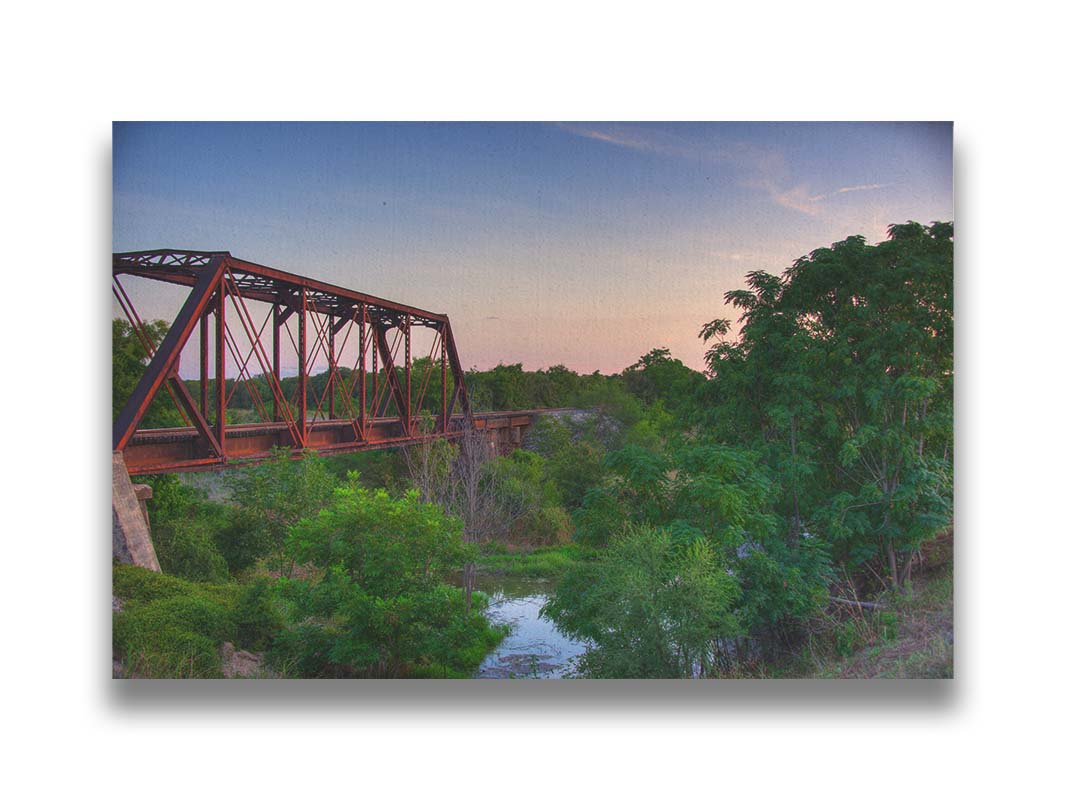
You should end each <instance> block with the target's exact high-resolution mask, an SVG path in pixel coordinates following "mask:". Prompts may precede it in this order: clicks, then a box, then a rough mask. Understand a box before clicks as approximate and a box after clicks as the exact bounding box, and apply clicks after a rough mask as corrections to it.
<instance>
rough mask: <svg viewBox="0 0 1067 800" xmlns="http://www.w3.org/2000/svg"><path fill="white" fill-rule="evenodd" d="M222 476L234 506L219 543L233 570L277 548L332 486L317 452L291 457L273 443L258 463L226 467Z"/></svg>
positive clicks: (332, 480) (330, 494)
mask: <svg viewBox="0 0 1067 800" xmlns="http://www.w3.org/2000/svg"><path fill="white" fill-rule="evenodd" d="M224 481H225V483H226V486H227V487H228V488H229V489H230V490H231V491H232V493H233V499H234V502H235V503H236V504H237V507H238V509H237V511H235V512H234V515H233V517H232V519H231V520H230V524H229V525H228V526H226V527H225V528H224V529H223V530H221V531H220V534H219V544H220V548H221V550H222V552H223V555H225V556H226V560H227V562H228V563H230V565H231V568H233V569H234V570H239V569H243V568H245V567H247V566H249V565H251V564H252V563H253V562H254V561H256V560H257V559H259V558H261V557H263V556H265V555H268V554H270V553H277V552H279V551H280V550H281V549H282V545H283V543H284V541H285V536H286V534H287V533H288V531H289V529H290V528H291V527H292V526H293V525H295V524H296V523H297V522H299V521H300V520H301V519H303V518H305V517H310V516H313V515H314V514H316V513H317V512H318V511H319V510H320V509H322V508H324V507H325V506H326V505H327V504H328V503H329V502H330V501H331V499H332V497H333V491H334V489H336V488H337V485H338V481H337V479H336V478H335V477H334V475H333V474H332V473H331V472H330V469H329V467H327V465H326V463H325V459H323V458H322V457H321V456H319V455H317V454H316V453H313V452H305V453H304V455H303V457H302V458H300V459H294V458H292V457H291V455H290V452H289V450H288V449H286V448H275V450H274V451H273V454H272V457H271V458H270V459H269V460H267V461H265V462H263V463H262V464H259V465H256V466H253V467H245V468H242V469H233V470H230V471H228V472H227V473H226V475H225V478H224Z"/></svg>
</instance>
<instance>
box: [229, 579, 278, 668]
mask: <svg viewBox="0 0 1067 800" xmlns="http://www.w3.org/2000/svg"><path fill="white" fill-rule="evenodd" d="M275 595H276V592H275V589H274V582H273V581H271V580H269V579H267V578H258V579H256V580H255V581H253V582H252V583H250V584H248V585H247V586H246V587H244V589H243V591H242V592H241V595H240V597H239V599H238V600H237V604H236V609H235V611H234V622H235V624H236V636H237V639H236V641H237V644H239V645H240V646H241V647H243V648H245V649H247V650H266V649H267V648H269V647H270V645H271V644H272V643H273V641H274V638H275V636H277V634H278V632H279V631H281V630H282V628H283V627H284V619H283V616H282V612H281V610H280V609H279V608H278V604H277V602H276V597H275Z"/></svg>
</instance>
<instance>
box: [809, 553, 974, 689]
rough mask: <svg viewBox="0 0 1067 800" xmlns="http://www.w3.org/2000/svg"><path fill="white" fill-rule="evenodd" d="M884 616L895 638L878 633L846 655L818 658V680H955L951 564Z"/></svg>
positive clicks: (917, 583)
mask: <svg viewBox="0 0 1067 800" xmlns="http://www.w3.org/2000/svg"><path fill="white" fill-rule="evenodd" d="M882 614H883V615H887V614H891V615H893V617H894V619H895V623H894V626H893V628H894V629H895V630H894V631H892V633H894V634H895V635H882V632H881V631H875V636H874V638H875V641H873V642H871V641H869V640H868V641H866V642H864V641H861V642H860V643H859V646H858V647H856V649H855V650H854V651H852V652H850V653H847V654H845V655H840V654H838V657H836V658H834V657H827V656H826V655H825V654H823V655H822V656H820V655H818V654H817V652H813V654H812V655H813V658H812V666H813V672H812V677H816V678H951V677H952V676H953V640H954V631H953V619H952V562H951V561H949V562H948V563H947V564H944V565H942V566H940V567H937V568H935V569H932V570H930V571H928V572H926V573H924V574H920V575H918V576H916V577H915V578H914V579H913V581H912V585H911V588H910V591H905V592H903V593H901V594H900V595H898V596H896V597H891V598H889V600H888V604H887V610H886V611H884V612H882Z"/></svg>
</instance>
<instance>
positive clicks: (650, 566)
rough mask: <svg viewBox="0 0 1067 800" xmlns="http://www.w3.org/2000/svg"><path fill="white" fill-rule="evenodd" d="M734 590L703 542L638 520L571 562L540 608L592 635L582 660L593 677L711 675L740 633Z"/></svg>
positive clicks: (570, 630) (567, 627) (563, 625)
mask: <svg viewBox="0 0 1067 800" xmlns="http://www.w3.org/2000/svg"><path fill="white" fill-rule="evenodd" d="M739 594H740V590H739V588H738V585H737V581H736V579H735V578H734V577H733V576H732V575H730V574H729V573H728V572H727V571H726V570H725V569H724V568H723V566H722V564H721V562H720V561H719V559H718V557H717V556H716V554H715V553H714V552H713V551H712V549H711V547H710V546H709V545H708V544H707V542H705V541H703V540H698V541H696V542H694V543H693V544H691V545H677V544H674V543H673V542H672V539H671V536H670V534H668V533H666V532H665V531H661V530H657V529H653V528H648V527H641V528H634V529H631V530H629V531H627V532H625V533H623V534H622V535H620V536H619V537H617V538H616V539H614V540H612V542H611V544H610V545H609V546H608V547H607V548H606V549H605V550H604V551H603V553H602V555H601V556H600V558H599V559H597V560H596V561H593V562H589V563H583V564H578V565H577V566H575V567H572V568H571V569H570V570H569V571H568V572H567V573H566V574H565V575H564V576H563V579H562V580H561V581H560V584H559V587H558V588H557V591H556V595H555V597H553V598H552V599H551V600H549V601H548V603H547V604H546V605H545V608H544V610H543V612H542V613H543V614H544V615H546V616H548V617H549V618H550V619H552V620H553V621H555V623H556V624H557V625H558V626H559V627H560V629H561V630H562V631H563V632H565V633H567V634H570V635H571V636H576V637H581V638H588V639H591V640H592V641H593V643H594V646H593V647H592V648H590V649H589V650H588V651H587V652H586V653H585V654H584V655H583V656H582V657H581V661H580V664H581V668H582V670H583V671H584V672H585V673H586V674H588V675H590V676H591V677H604V678H688V677H693V676H694V675H707V674H709V673H710V672H711V671H712V669H713V668H714V664H715V657H716V655H717V652H716V651H717V649H718V644H719V643H720V642H721V641H723V640H727V639H730V638H732V637H735V636H737V635H738V634H739V633H740V625H739V623H738V619H737V617H736V615H735V613H734V611H733V608H734V605H735V603H736V601H737V599H738V596H739Z"/></svg>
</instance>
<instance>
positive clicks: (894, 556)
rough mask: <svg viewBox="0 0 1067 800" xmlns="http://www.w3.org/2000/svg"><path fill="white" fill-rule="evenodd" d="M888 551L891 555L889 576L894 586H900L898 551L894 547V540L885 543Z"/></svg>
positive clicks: (897, 587)
mask: <svg viewBox="0 0 1067 800" xmlns="http://www.w3.org/2000/svg"><path fill="white" fill-rule="evenodd" d="M885 549H886V553H887V554H888V556H889V576H890V578H892V580H893V588H894V589H899V588H900V581H899V580H898V579H897V551H896V548H894V547H893V540H892V539H890V540H889V541H887V542H886V545H885Z"/></svg>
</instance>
